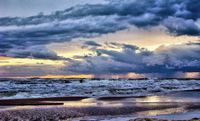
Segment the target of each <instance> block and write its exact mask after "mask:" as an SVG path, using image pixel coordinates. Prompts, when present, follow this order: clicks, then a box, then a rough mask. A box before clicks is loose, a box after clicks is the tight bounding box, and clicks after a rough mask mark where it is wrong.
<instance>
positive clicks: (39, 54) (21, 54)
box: [6, 46, 65, 60]
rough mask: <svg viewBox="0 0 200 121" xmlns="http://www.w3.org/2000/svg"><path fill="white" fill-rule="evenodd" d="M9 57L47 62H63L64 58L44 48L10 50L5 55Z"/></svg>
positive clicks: (33, 47)
mask: <svg viewBox="0 0 200 121" xmlns="http://www.w3.org/2000/svg"><path fill="white" fill-rule="evenodd" d="M6 55H7V56H9V57H16V58H34V59H49V60H65V58H64V57H60V56H58V55H57V54H56V53H55V52H53V51H51V50H49V49H47V48H46V47H44V46H31V47H29V48H18V49H16V48H15V49H11V50H9V51H8V52H7V53H6Z"/></svg>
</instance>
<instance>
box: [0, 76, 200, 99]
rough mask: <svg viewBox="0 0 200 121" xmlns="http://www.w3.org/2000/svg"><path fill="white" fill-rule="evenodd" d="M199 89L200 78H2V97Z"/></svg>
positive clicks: (139, 94) (150, 92)
mask: <svg viewBox="0 0 200 121" xmlns="http://www.w3.org/2000/svg"><path fill="white" fill-rule="evenodd" d="M195 90H200V79H147V78H145V79H41V78H28V79H0V99H19V98H20V99H21V98H42V97H63V96H88V97H103V96H136V97H137V96H151V95H164V94H168V93H171V92H177V91H195Z"/></svg>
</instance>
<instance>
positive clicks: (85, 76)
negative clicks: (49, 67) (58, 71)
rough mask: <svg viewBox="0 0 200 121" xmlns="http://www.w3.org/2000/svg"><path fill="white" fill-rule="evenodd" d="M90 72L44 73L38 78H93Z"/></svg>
mask: <svg viewBox="0 0 200 121" xmlns="http://www.w3.org/2000/svg"><path fill="white" fill-rule="evenodd" d="M93 77H94V75H92V74H80V75H45V76H40V78H93Z"/></svg>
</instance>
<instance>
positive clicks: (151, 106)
mask: <svg viewBox="0 0 200 121" xmlns="http://www.w3.org/2000/svg"><path fill="white" fill-rule="evenodd" d="M184 93H185V94H181V95H182V96H181V95H180V94H178V93H177V94H172V95H161V96H159V95H157V96H148V97H137V98H136V97H110V99H109V97H106V98H101V99H100V100H99V99H98V98H78V99H79V100H73V101H72V100H70V99H69V98H67V97H66V98H61V99H62V100H61V99H59V98H57V99H58V100H56V99H53V98H49V99H47V100H48V101H46V100H45V99H42V101H41V102H42V103H46V104H49V103H55V104H56V103H61V104H63V105H42V106H41V105H40V106H36V105H34V106H31V105H30V106H9V107H7V108H1V109H0V116H2V117H5V116H7V114H9V115H8V116H10V115H14V114H15V115H17V116H24V113H25V114H26V117H24V118H27V119H29V118H30V117H31V116H32V115H33V114H34V115H42V116H44V117H51V118H52V119H53V118H55V117H54V116H57V117H63V116H65V118H70V117H73V118H74V117H80V116H81V117H82V116H108V115H113V116H114V115H136V116H157V115H163V114H174V113H184V112H190V111H192V110H197V109H198V110H199V108H198V107H200V102H198V101H197V100H199V98H200V97H199V96H198V94H197V97H195V96H194V95H195V93H199V92H192V93H193V95H192V97H191V96H190V95H191V93H188V92H184ZM185 97H187V98H185ZM64 99H67V100H64ZM75 99H77V97H76V98H75ZM103 99H106V100H103ZM29 100H30V99H29ZM22 101H24V100H22ZM36 101H39V99H37V100H36ZM25 102H26V101H25ZM39 102H40V101H39ZM41 102H40V103H41ZM52 112H53V113H54V115H52ZM43 114H44V115H43ZM66 115H67V117H66Z"/></svg>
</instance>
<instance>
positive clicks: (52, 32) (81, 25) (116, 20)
mask: <svg viewBox="0 0 200 121" xmlns="http://www.w3.org/2000/svg"><path fill="white" fill-rule="evenodd" d="M199 7H200V4H199V1H198V0H140V1H137V0H109V2H108V3H105V4H96V5H79V6H74V7H71V8H69V9H66V10H63V11H57V12H54V13H52V14H50V15H43V14H39V15H36V16H31V17H25V18H21V17H15V18H11V17H7V18H0V41H1V43H0V47H1V48H0V53H1V55H2V54H5V53H6V52H7V51H9V50H10V49H13V48H21V47H22V48H23V47H29V46H35V45H44V44H48V43H52V42H64V41H70V40H72V39H74V38H79V37H86V38H87V37H94V36H99V35H102V34H107V33H113V32H116V31H119V30H123V29H127V28H128V27H130V26H131V25H134V26H137V27H142V28H144V27H151V26H158V25H162V26H165V27H166V28H167V29H168V30H169V32H171V33H172V34H174V35H195V36H199V35H200V27H199V25H198V23H197V21H198V19H199V17H200V9H199Z"/></svg>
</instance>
